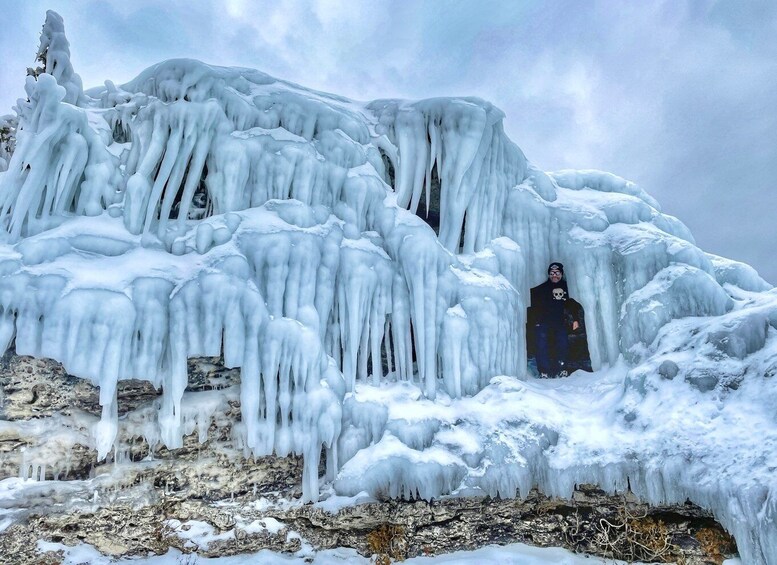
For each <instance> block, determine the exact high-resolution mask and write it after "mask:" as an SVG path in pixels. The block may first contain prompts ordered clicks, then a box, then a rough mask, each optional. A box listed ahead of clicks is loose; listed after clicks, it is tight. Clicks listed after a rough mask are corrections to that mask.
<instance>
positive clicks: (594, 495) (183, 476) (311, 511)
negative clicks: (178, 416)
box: [0, 354, 735, 564]
mask: <svg viewBox="0 0 777 565" xmlns="http://www.w3.org/2000/svg"><path fill="white" fill-rule="evenodd" d="M1 363H2V366H1V367H0V387H1V388H0V390H2V421H0V478H3V479H5V478H9V477H24V478H32V479H37V480H27V481H25V482H24V483H21V484H20V488H19V489H16V490H15V491H14V493H15V494H14V495H13V497H10V498H9V497H6V498H3V499H2V500H0V505H2V510H3V511H4V512H5V514H6V516H5V517H6V519H7V520H8V521H10V525H7V527H6V529H5V530H4V532H3V533H2V535H0V555H5V556H11V557H12V561H13V562H14V563H33V562H35V563H40V562H47V561H48V562H57V559H58V557H57V555H55V554H41V553H39V552H38V550H37V548H36V541H37V540H48V541H54V542H61V543H65V544H67V545H72V544H76V543H78V542H84V543H89V544H91V545H94V546H95V547H96V548H98V550H99V551H101V552H102V553H104V554H106V555H120V554H121V555H135V554H147V553H148V552H149V551H151V552H154V553H157V554H162V553H165V552H167V550H168V549H169V548H171V547H176V548H179V549H181V550H182V551H186V552H195V551H196V552H197V553H198V554H200V555H205V556H216V555H220V556H223V555H232V554H240V553H247V552H252V551H257V550H259V549H262V548H268V549H273V550H276V551H283V552H289V553H298V552H303V553H304V552H312V551H315V550H316V549H319V548H321V549H323V548H333V547H352V548H355V549H357V550H358V551H359V552H360V553H362V554H364V555H372V554H378V555H382V556H383V558H384V560H388V559H401V558H405V557H409V556H414V555H421V554H437V553H445V552H449V551H454V550H458V549H472V548H476V547H480V546H483V545H487V544H492V543H497V544H505V543H510V542H515V541H521V542H525V543H529V544H534V545H539V546H551V545H552V546H564V547H567V548H570V549H572V550H575V551H584V552H590V553H593V554H597V555H603V556H606V557H616V558H623V559H630V560H656V561H665V562H683V563H688V564H691V563H719V562H721V561H722V556H723V555H724V554H727V553H731V552H733V551H735V548H734V547H733V545H732V542H731V539H730V538H729V537H728V536H727V535H726V534H725V532H724V531H723V530H722V528H720V526H719V525H718V524H717V523H716V522H715V521H714V520H712V518H711V517H710V515H709V514H708V513H706V512H704V511H702V510H701V509H699V508H698V507H696V506H694V505H691V504H685V505H682V506H665V507H648V506H646V505H644V504H640V503H639V502H638V501H637V500H636V499H634V497H632V496H630V495H629V494H628V493H625V494H624V495H622V496H608V495H606V494H605V493H603V492H602V491H600V490H597V489H595V488H593V487H588V486H585V485H581V486H579V488H578V489H577V490H576V492H575V495H574V497H573V499H572V500H558V499H549V498H547V497H545V496H543V495H542V494H540V493H538V492H536V491H533V492H532V493H531V495H530V496H529V497H527V498H526V499H524V500H517V499H512V500H494V499H488V498H486V499H483V498H471V497H468V498H461V497H451V498H445V499H442V500H435V501H432V502H427V501H399V500H385V501H376V500H371V499H369V500H364V501H357V500H350V501H344V502H345V503H346V504H345V505H344V504H343V503H342V502H341V503H338V504H336V503H335V502H334V501H336V500H338V499H336V498H330V499H329V500H328V501H324V502H322V503H319V504H302V503H301V502H300V501H299V500H300V496H301V491H300V487H299V485H300V482H301V480H300V478H301V473H302V463H301V460H300V459H299V458H294V457H286V458H278V457H263V458H260V459H254V458H246V457H245V456H244V453H243V446H241V445H239V440H237V439H235V438H236V437H238V435H239V434H235V435H233V433H232V428H233V426H239V425H240V405H239V393H238V392H237V390H236V389H237V386H238V385H239V374H238V372H237V371H236V370H229V369H226V368H224V367H223V365H221V364H220V362H219V360H218V359H195V360H191V361H190V363H189V388H188V389H187V393H186V396H187V398H188V402H189V406H195V407H199V412H198V414H197V416H196V417H194V418H193V419H192V421H191V422H190V423H189V424H188V426H189V427H188V431H189V434H188V435H187V436H186V441H185V442H184V446H183V447H182V448H180V449H176V450H174V451H169V450H167V449H165V448H164V447H162V446H161V444H160V443H159V440H158V438H155V437H154V436H153V434H152V433H151V432H149V431H148V430H150V429H152V426H146V424H147V423H148V422H149V419H151V418H153V417H155V416H154V415H155V414H156V408H155V403H157V402H159V398H158V395H159V394H158V392H157V391H156V390H155V389H154V388H153V386H151V385H150V384H149V383H148V382H144V381H122V382H121V383H120V386H119V392H118V399H119V402H118V409H119V424H120V427H119V437H120V441H119V445H120V448H117V449H116V450H115V452H114V453H113V454H112V456H111V457H109V459H108V460H107V461H104V462H101V463H99V464H98V463H97V461H96V459H97V458H96V451H95V448H94V445H93V444H92V441H93V440H92V439H91V436H90V434H89V427H90V426H92V425H94V424H95V423H96V422H97V421H98V420H99V416H100V404H99V390H98V389H97V388H95V387H94V386H92V385H91V384H90V383H89V382H87V381H84V380H82V379H79V378H76V377H73V376H71V375H68V374H67V373H66V372H65V371H64V370H63V368H62V366H61V365H59V364H57V363H55V362H52V361H43V360H37V359H32V358H29V357H20V356H15V355H10V354H9V355H6V356H5V357H3V359H2V361H1ZM321 474H323V470H322V471H321ZM41 479H45V480H41ZM324 492H325V493H326V492H327V487H326V485H325V486H324ZM357 502H358V503H357ZM8 521H6V524H8Z"/></svg>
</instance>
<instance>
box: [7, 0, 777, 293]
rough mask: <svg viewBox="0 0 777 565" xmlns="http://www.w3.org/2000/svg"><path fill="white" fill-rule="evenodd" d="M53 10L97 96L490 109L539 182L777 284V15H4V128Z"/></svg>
mask: <svg viewBox="0 0 777 565" xmlns="http://www.w3.org/2000/svg"><path fill="white" fill-rule="evenodd" d="M46 9H54V10H56V11H57V12H59V13H60V14H61V15H62V17H63V18H64V20H65V30H66V32H67V35H68V38H69V40H70V45H71V54H72V57H71V58H72V61H73V65H74V67H75V70H76V72H78V73H79V74H80V75H81V77H82V78H83V81H84V86H86V87H90V86H96V85H99V84H102V82H103V81H104V80H105V79H111V80H113V81H114V82H117V83H122V82H125V81H127V80H129V79H131V78H133V77H134V76H135V75H137V74H138V73H139V72H140V71H141V70H143V69H144V68H146V67H148V66H150V65H151V64H153V63H156V62H158V61H160V60H164V59H169V58H172V57H192V58H195V59H200V60H203V61H206V62H208V63H213V64H220V65H238V66H244V67H252V68H257V69H260V70H262V71H264V72H266V73H269V74H271V75H274V76H277V77H279V78H284V79H287V80H291V81H293V82H297V83H299V84H302V85H304V86H307V87H310V88H315V89H319V90H325V91H329V92H334V93H337V94H341V95H343V96H347V97H350V98H354V99H358V100H369V99H374V98H386V97H401V98H425V97H431V96H451V95H472V96H480V97H482V98H485V99H487V100H490V101H492V102H493V103H495V104H496V105H497V106H498V107H500V108H502V109H503V110H504V111H505V113H506V119H505V129H506V130H507V132H508V134H509V135H510V137H511V138H512V139H513V140H514V141H515V142H516V143H517V144H518V145H519V146H521V148H522V149H523V150H524V152H525V153H526V155H527V156H528V157H529V159H530V160H532V161H533V162H534V163H536V164H537V165H538V166H539V167H540V168H542V169H545V170H555V169H560V168H597V169H603V170H607V171H611V172H613V173H616V174H618V175H621V176H623V177H626V178H628V179H630V180H633V181H635V182H637V183H638V184H640V185H641V186H642V187H643V188H644V189H645V190H647V191H648V192H649V193H651V194H652V195H653V196H655V197H656V198H657V199H658V201H659V202H661V204H662V206H663V209H664V211H665V212H668V213H670V214H674V215H676V216H678V217H679V218H680V219H681V220H682V221H683V222H685V223H686V224H687V225H688V226H689V227H690V228H691V231H692V232H693V233H694V235H695V237H696V240H697V243H698V244H699V245H700V246H701V247H702V248H703V249H705V250H706V251H709V252H712V253H717V254H720V255H724V256H727V257H731V258H734V259H738V260H742V261H745V262H747V263H750V264H752V265H753V266H754V267H756V268H757V269H758V271H759V272H760V273H761V275H762V276H764V277H765V278H766V279H767V280H769V281H770V282H771V283H777V259H775V252H774V248H775V247H777V221H776V220H775V219H774V216H775V210H777V186H776V185H777V180H775V179H777V2H772V1H746V0H731V1H725V2H723V1H721V2H714V1H683V0H672V1H668V2H620V1H614V0H613V1H601V2H580V1H577V0H569V1H559V2H518V1H516V0H507V1H505V2H488V1H483V0H479V1H477V2H469V1H464V0H461V1H426V2H420V1H417V2H411V1H394V2H388V1H385V2H384V1H366V0H365V1H363V2H357V1H349V2H338V1H335V0H327V1H323V0H319V1H315V2H301V1H299V2H296V1H295V2H288V1H278V0H275V1H272V2H253V1H248V0H225V1H223V2H203V1H196V0H186V1H179V0H172V1H166V2H150V1H144V0H135V1H122V2H114V1H91V2H90V1H79V2H76V1H73V2H65V1H61V0H48V1H39V0H0V22H1V23H0V25H1V27H2V29H3V34H2V35H0V53H2V54H3V57H2V59H0V114H1V113H7V112H9V111H10V108H11V106H12V105H13V104H14V101H15V99H16V98H17V97H19V96H21V95H22V93H23V83H24V73H25V71H24V69H25V67H27V66H29V65H31V64H32V62H33V59H34V54H35V50H36V48H37V43H38V34H39V32H40V28H41V25H42V24H43V20H44V17H45V11H46Z"/></svg>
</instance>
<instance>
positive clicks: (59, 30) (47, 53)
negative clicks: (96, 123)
mask: <svg viewBox="0 0 777 565" xmlns="http://www.w3.org/2000/svg"><path fill="white" fill-rule="evenodd" d="M38 60H39V61H42V62H45V65H46V67H45V69H44V70H45V72H46V73H47V74H50V75H51V76H53V77H54V78H55V79H56V80H57V82H58V83H59V84H60V85H61V86H63V87H64V88H65V91H66V94H65V98H64V100H65V102H67V103H68V104H73V105H76V104H78V103H79V102H82V101H83V99H84V91H83V86H82V83H81V77H79V76H78V75H77V74H76V73H75V71H73V64H72V63H71V62H70V42H69V41H68V40H67V37H65V23H64V21H63V20H62V16H60V15H59V14H57V13H56V12H54V11H53V10H47V11H46V22H45V23H44V24H43V31H42V32H41V35H40V45H39V46H38Z"/></svg>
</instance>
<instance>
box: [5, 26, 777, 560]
mask: <svg viewBox="0 0 777 565" xmlns="http://www.w3.org/2000/svg"><path fill="white" fill-rule="evenodd" d="M40 53H41V54H44V53H45V56H46V69H45V71H46V72H44V73H43V74H41V75H40V76H39V77H37V78H34V77H28V79H27V83H26V86H25V88H26V92H27V96H28V99H27V100H20V101H19V104H18V107H17V111H18V120H19V123H18V131H17V143H16V148H15V150H14V152H13V154H12V155H11V156H10V159H7V158H6V157H4V159H5V162H4V165H3V166H4V167H5V166H6V164H7V170H6V171H4V172H0V226H1V227H2V230H0V240H2V241H0V341H1V342H2V345H3V348H4V349H7V348H9V347H12V348H14V349H15V351H16V352H17V353H19V354H25V355H33V356H37V357H49V358H53V359H56V360H58V361H60V362H62V363H63V365H64V366H65V368H66V370H67V371H69V372H70V373H72V374H75V375H77V376H80V377H83V378H86V379H89V380H90V381H91V382H93V383H94V384H96V385H98V386H99V387H100V404H101V405H102V410H103V413H102V417H101V418H100V420H99V422H97V423H95V424H94V425H93V426H91V430H90V439H89V440H88V441H89V443H88V445H90V446H91V447H94V448H95V449H96V450H97V453H98V457H99V458H104V457H106V456H107V454H108V453H109V452H111V450H116V448H117V445H118V444H120V443H121V441H123V437H124V436H123V435H122V434H123V433H124V432H123V431H122V427H121V425H120V422H119V420H118V418H117V405H116V387H117V382H118V381H119V380H122V379H129V378H139V379H145V380H148V381H150V382H152V383H153V384H154V385H155V386H157V387H161V389H162V390H163V398H162V401H161V403H160V404H159V406H158V408H157V409H156V411H155V413H153V414H150V413H148V410H146V412H144V415H143V417H142V422H141V424H142V425H141V426H140V429H141V430H142V431H141V432H140V434H139V435H142V436H143V438H144V441H147V442H148V443H149V444H152V445H153V444H156V443H163V444H164V445H166V446H168V447H170V448H175V447H177V446H180V445H181V442H182V437H183V435H184V434H187V433H193V432H194V431H195V430H199V433H200V438H201V439H202V437H203V436H202V429H203V426H204V425H205V424H204V422H205V421H206V418H207V417H210V416H209V415H211V414H213V413H215V410H216V408H214V406H216V404H218V402H217V401H215V400H214V403H215V404H213V405H211V404H209V403H208V402H209V401H207V402H204V403H203V402H200V401H197V400H192V399H191V398H189V397H187V395H186V394H185V389H186V386H187V371H186V360H187V358H190V357H193V356H222V357H223V360H224V363H225V365H226V366H228V367H240V370H241V386H240V388H239V391H234V392H233V394H234V395H235V396H237V397H239V399H240V402H241V410H242V421H241V422H240V423H239V424H237V425H235V434H236V440H237V442H238V444H239V445H240V446H241V448H242V449H243V450H244V453H245V455H246V456H250V455H251V454H255V455H262V454H270V453H276V454H278V455H285V454H288V453H297V454H302V455H303V456H304V458H305V471H304V478H303V482H304V484H303V492H304V499H305V500H306V501H313V500H317V499H318V495H319V477H318V476H317V469H318V464H319V458H320V456H321V453H322V449H324V452H325V456H326V460H327V461H326V463H327V476H326V480H328V481H334V485H335V488H336V489H337V490H339V491H341V494H350V495H356V494H357V493H358V492H352V491H359V490H367V491H369V492H371V493H373V494H376V495H377V494H380V495H390V496H410V497H412V496H420V497H423V498H432V497H435V496H440V495H443V494H446V493H450V492H456V491H457V490H458V489H461V488H464V489H465V491H466V490H467V489H470V490H472V489H474V490H480V491H482V492H487V493H489V494H499V495H502V496H516V495H523V494H525V493H526V492H528V489H529V488H531V487H532V486H533V485H539V486H541V487H542V488H543V490H545V491H546V492H548V493H551V494H561V495H569V493H570V492H571V488H572V486H573V485H574V484H575V483H576V482H596V483H599V484H601V485H603V486H604V487H605V488H607V489H610V490H615V489H617V490H621V489H624V488H626V486H628V485H630V486H631V488H632V490H634V491H635V492H637V494H639V495H640V496H643V497H645V498H646V499H648V500H651V501H663V500H671V501H675V502H682V501H683V500H684V499H685V498H686V497H687V498H691V499H692V500H694V501H695V502H697V503H699V504H701V505H702V506H705V507H707V508H710V509H712V510H713V511H714V512H715V514H716V516H717V517H718V518H719V519H720V520H721V521H722V522H723V523H724V525H725V526H726V527H727V528H729V529H730V530H731V531H733V532H734V533H735V535H736V537H737V541H738V543H739V547H740V549H741V550H742V553H743V556H744V557H745V558H746V560H747V561H748V562H752V563H758V562H774V556H775V555H777V541H776V540H777V535H775V528H774V518H775V512H777V510H775V508H777V506H776V505H775V500H777V495H776V494H775V484H774V479H773V478H772V474H773V473H771V471H769V469H772V470H773V469H774V468H777V465H775V463H774V457H775V452H776V451H775V444H774V442H773V439H771V435H770V434H772V432H773V430H774V429H775V416H774V415H775V413H777V410H776V408H777V401H776V400H775V398H774V393H773V389H774V386H773V377H774V375H775V373H777V344H776V343H775V342H776V341H777V338H775V335H776V333H777V295H775V290H774V289H771V287H770V286H769V285H768V284H767V283H765V282H764V281H763V280H762V279H761V278H760V277H759V276H758V274H757V273H756V272H755V271H754V270H753V269H752V268H750V267H748V266H746V265H743V264H741V263H736V262H733V261H728V260H726V259H724V258H720V257H716V256H712V255H708V254H706V253H704V252H703V251H702V250H700V249H699V248H698V247H696V246H695V244H694V242H693V238H692V236H691V234H690V233H689V231H688V229H687V228H686V227H685V226H684V225H683V224H682V223H681V222H680V221H679V220H677V219H676V218H673V217H671V216H668V215H666V214H663V213H662V212H661V211H660V208H659V206H658V203H657V202H655V200H654V199H653V198H652V197H650V196H649V195H647V194H645V193H644V191H642V190H641V189H639V187H637V186H636V185H635V184H634V183H631V182H629V181H627V180H625V179H621V178H619V177H617V176H615V175H613V174H611V173H606V172H601V171H594V170H582V171H560V172H557V173H544V172H542V171H539V170H538V169H537V168H536V167H534V166H533V165H532V164H531V163H530V162H529V161H528V160H527V159H526V157H525V156H524V154H523V153H522V152H521V150H520V149H519V148H518V147H517V146H516V145H515V144H514V143H512V142H511V141H510V140H509V139H508V138H507V137H506V136H505V134H504V131H503V126H502V121H503V119H504V115H503V114H502V112H501V111H499V110H498V109H497V108H495V107H494V106H493V105H491V104H490V103H488V102H486V101H483V100H479V99H476V98H438V99H432V100H422V101H403V100H378V101H373V102H369V103H358V102H354V101H350V100H347V99H344V98H342V97H338V96H334V95H330V94H326V93H321V92H315V91H312V90H308V89H305V88H303V87H301V86H298V85H295V84H291V83H287V82H284V81H282V80H278V79H275V78H273V77H270V76H268V75H266V74H264V73H261V72H259V71H253V70H249V69H240V68H222V67H214V66H209V65H205V64H203V63H200V62H198V61H192V60H185V59H177V60H169V61H164V62H162V63H159V64H157V65H154V66H153V67H150V68H149V69H146V70H145V71H143V72H142V73H141V74H140V75H139V76H138V77H137V78H136V79H134V80H132V81H130V82H129V83H127V84H124V85H115V84H113V83H111V82H110V81H107V82H106V83H105V85H104V86H102V87H97V88H93V89H90V90H87V91H85V92H84V91H83V89H82V88H81V84H80V79H78V76H77V74H75V72H74V70H73V67H72V63H71V62H70V58H69V46H68V42H67V39H66V38H65V36H64V26H63V23H62V20H61V18H59V16H57V15H56V14H54V13H53V12H49V14H48V15H47V19H46V25H45V26H44V31H43V34H42V38H41V48H40ZM55 62H56V65H55ZM55 67H56V68H55ZM438 188H439V227H435V228H433V227H432V226H431V225H429V224H427V223H426V222H425V221H424V220H423V219H422V218H425V217H427V215H429V214H430V212H435V210H430V206H431V205H432V203H433V202H434V199H435V198H436V196H435V194H433V193H435V192H436V191H437V189H438ZM430 223H431V222H430ZM552 260H553V261H561V262H563V263H564V265H565V267H566V268H565V272H566V275H567V278H568V284H569V291H570V295H571V296H572V297H574V298H576V299H577V300H578V301H579V302H581V304H582V305H583V306H584V308H585V311H586V326H587V330H588V338H589V349H590V352H591V358H592V363H593V366H594V368H595V369H597V370H598V371H597V372H596V373H594V374H593V375H576V376H574V377H573V378H572V379H570V380H569V381H563V382H558V383H540V384H537V383H535V382H534V381H533V380H532V379H531V375H529V374H527V364H526V351H525V311H526V307H527V306H528V303H527V301H528V296H529V293H528V291H529V289H530V288H531V287H532V286H535V285H537V284H539V283H540V282H542V281H543V280H544V279H545V278H546V268H547V265H548V263H549V262H550V261H552ZM546 389H547V390H546ZM506 398H509V399H510V402H509V403H505V399H506ZM494 405H497V406H499V407H500V410H498V411H494V410H493V407H494ZM193 406H194V407H199V408H192V407H193ZM478 407H488V408H489V409H490V411H489V412H488V413H486V412H482V411H480V410H479V408H478ZM593 407H598V410H593ZM459 410H462V411H463V414H464V415H465V416H466V418H464V419H460V418H459V416H458V415H457V414H459V412H458V411H459ZM419 414H423V418H421V419H419V418H418V417H417V416H418V415H419ZM659 414H662V415H663V418H661V419H659V418H658V416H657V415H659ZM689 414H690V415H693V417H692V418H690V419H688V418H689V417H688V415H689ZM571 415H574V416H575V417H572V416H571ZM138 417H140V416H138ZM753 429H757V430H762V432H761V433H760V434H759V435H758V436H755V437H749V436H750V431H751V430H753ZM743 430H746V431H747V433H745V431H743ZM702 431H703V432H704V433H705V434H706V435H701V436H698V437H697V434H700V433H701V432H702ZM705 438H708V439H705ZM84 441H87V440H84ZM68 442H69V443H68ZM73 443H75V440H73V439H72V436H70V439H69V440H65V439H63V440H62V442H60V443H59V444H58V445H59V446H60V447H59V448H58V449H59V451H60V452H66V451H67V449H68V447H67V446H68V445H72V444H73ZM752 453H757V454H758V455H757V456H753V455H751V454H752ZM57 455H61V453H59V452H58V451H57V450H49V451H47V452H46V453H43V452H40V453H37V454H36V453H30V454H27V456H26V459H25V462H24V465H23V468H22V469H21V470H20V476H21V477H23V478H25V477H34V476H37V477H38V478H40V477H41V476H43V477H45V476H46V475H45V473H44V472H43V471H41V469H45V468H46V465H49V466H50V465H52V464H55V463H56V462H58V461H61V459H59V458H57V459H54V457H55V456H57ZM365 467H369V468H371V469H372V470H373V472H372V473H371V474H369V476H366V475H365V473H364V472H363V471H364V468H365ZM36 474H37V475H36ZM360 477H361V478H360ZM713 477H714V479H713ZM360 481H361V482H360Z"/></svg>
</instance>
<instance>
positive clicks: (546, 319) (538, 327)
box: [531, 262, 580, 379]
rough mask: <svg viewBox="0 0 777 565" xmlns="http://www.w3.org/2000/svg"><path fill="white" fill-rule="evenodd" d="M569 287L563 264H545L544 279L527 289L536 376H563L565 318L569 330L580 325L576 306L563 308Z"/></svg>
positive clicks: (566, 339)
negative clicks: (569, 324)
mask: <svg viewBox="0 0 777 565" xmlns="http://www.w3.org/2000/svg"><path fill="white" fill-rule="evenodd" d="M567 298H569V290H568V289H567V281H566V280H564V265H562V264H561V263H558V262H554V263H551V264H550V265H549V266H548V280H546V281H545V282H544V283H542V284H541V285H539V286H535V287H534V288H532V289H531V306H532V323H533V324H534V331H535V338H536V351H535V355H536V359H537V370H538V371H539V373H540V378H544V379H546V378H553V377H566V376H567V374H568V372H567V368H566V363H567V356H568V353H569V341H568V335H567V332H568V328H567V318H568V317H569V316H570V315H571V316H572V330H573V331H574V330H577V329H578V328H579V327H580V320H579V319H577V318H578V317H579V314H578V313H577V312H576V309H569V308H566V304H567V302H566V301H567Z"/></svg>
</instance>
